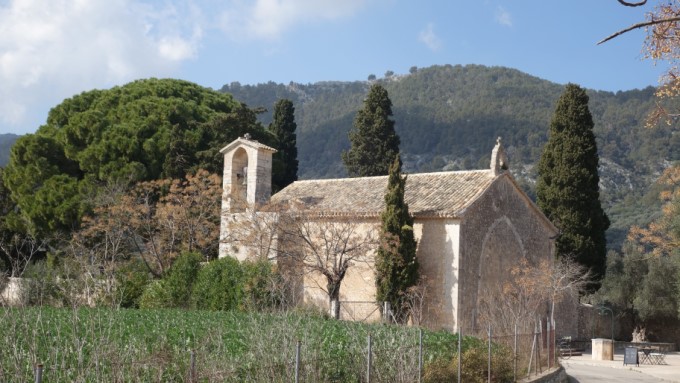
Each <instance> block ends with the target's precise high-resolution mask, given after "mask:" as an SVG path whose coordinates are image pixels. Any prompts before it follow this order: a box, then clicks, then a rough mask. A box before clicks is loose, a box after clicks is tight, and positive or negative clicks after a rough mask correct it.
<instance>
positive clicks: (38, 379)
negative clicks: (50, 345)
mask: <svg viewBox="0 0 680 383" xmlns="http://www.w3.org/2000/svg"><path fill="white" fill-rule="evenodd" d="M42 374H43V365H42V364H38V365H36V366H35V383H42Z"/></svg>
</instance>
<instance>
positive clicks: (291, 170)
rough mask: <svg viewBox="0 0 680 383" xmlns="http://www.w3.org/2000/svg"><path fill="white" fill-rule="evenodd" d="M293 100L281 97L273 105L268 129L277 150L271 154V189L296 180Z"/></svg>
mask: <svg viewBox="0 0 680 383" xmlns="http://www.w3.org/2000/svg"><path fill="white" fill-rule="evenodd" d="M296 129H297V124H296V123H295V107H294V106H293V102H292V101H290V100H287V99H281V100H279V101H277V102H276V104H275V105H274V119H273V121H272V123H271V124H270V125H269V131H270V132H272V134H274V136H275V138H276V145H277V148H276V149H277V150H278V151H277V152H276V153H274V156H273V159H272V161H273V164H272V167H273V171H272V191H273V192H274V193H276V192H277V191H279V190H281V189H283V188H285V187H286V186H288V185H290V184H292V183H293V182H295V181H297V179H298V176H297V172H298V159H297V135H296V134H295V130H296Z"/></svg>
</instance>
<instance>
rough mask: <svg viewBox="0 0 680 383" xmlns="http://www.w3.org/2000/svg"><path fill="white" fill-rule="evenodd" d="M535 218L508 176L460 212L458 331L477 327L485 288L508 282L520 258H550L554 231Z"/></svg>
mask: <svg viewBox="0 0 680 383" xmlns="http://www.w3.org/2000/svg"><path fill="white" fill-rule="evenodd" d="M539 214H540V213H538V212H537V211H536V210H534V207H533V206H532V205H531V202H530V201H529V200H528V197H526V196H525V195H523V194H522V193H521V192H520V191H519V190H518V188H517V186H516V185H515V184H514V182H513V181H511V180H510V179H509V178H508V177H507V176H505V177H501V178H500V179H498V180H497V181H496V182H494V183H493V185H492V186H491V187H490V189H489V190H488V191H487V192H486V193H485V194H484V195H483V196H482V197H481V198H480V199H479V200H477V201H476V202H475V203H473V205H472V206H471V207H470V208H468V211H466V212H465V215H464V217H465V218H464V220H463V222H462V223H461V232H460V238H461V240H460V246H461V250H460V259H461V264H460V280H459V282H460V295H459V302H458V306H459V308H460V310H459V313H461V314H460V317H459V320H460V321H461V325H462V326H463V328H471V327H473V326H475V325H477V326H478V325H479V323H475V321H476V315H477V312H476V310H477V302H478V298H479V295H480V291H481V290H482V289H484V286H486V285H488V284H489V283H497V281H499V280H503V279H504V278H507V277H508V275H509V272H510V268H511V267H512V266H514V265H516V264H518V262H519V260H520V259H522V258H526V259H527V260H528V261H529V263H530V264H536V263H537V262H538V261H539V260H540V259H546V258H547V259H552V257H553V241H552V240H551V237H552V236H554V235H555V232H554V231H553V229H552V227H551V225H549V224H548V223H547V222H546V221H545V220H544V219H543V218H542V217H541V216H540V215H539ZM546 314H547V313H546Z"/></svg>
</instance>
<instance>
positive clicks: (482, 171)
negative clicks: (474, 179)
mask: <svg viewBox="0 0 680 383" xmlns="http://www.w3.org/2000/svg"><path fill="white" fill-rule="evenodd" d="M465 173H490V171H489V169H470V170H449V171H445V172H427V173H402V175H405V176H409V177H411V176H430V175H450V174H465ZM387 177H389V176H388V175H383V176H368V177H345V178H315V179H311V180H297V181H295V182H299V183H301V182H305V183H307V182H334V181H348V180H367V179H379V178H387Z"/></svg>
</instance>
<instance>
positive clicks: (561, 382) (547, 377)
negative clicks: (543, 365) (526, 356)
mask: <svg viewBox="0 0 680 383" xmlns="http://www.w3.org/2000/svg"><path fill="white" fill-rule="evenodd" d="M568 381H569V377H568V376H567V372H566V371H564V367H562V366H560V367H558V368H555V369H553V370H551V371H549V372H546V373H544V374H542V375H539V376H536V377H531V378H527V379H524V380H520V382H522V383H567V382H568Z"/></svg>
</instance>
